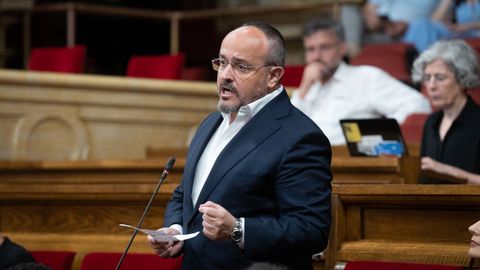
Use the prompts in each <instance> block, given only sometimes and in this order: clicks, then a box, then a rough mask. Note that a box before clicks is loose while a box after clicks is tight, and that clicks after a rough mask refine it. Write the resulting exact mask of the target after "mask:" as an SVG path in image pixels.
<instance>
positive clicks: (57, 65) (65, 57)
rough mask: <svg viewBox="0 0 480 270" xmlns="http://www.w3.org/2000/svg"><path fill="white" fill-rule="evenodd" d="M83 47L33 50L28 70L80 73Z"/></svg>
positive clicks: (81, 70) (83, 58)
mask: <svg viewBox="0 0 480 270" xmlns="http://www.w3.org/2000/svg"><path fill="white" fill-rule="evenodd" d="M85 50H86V49H85V46H83V45H77V46H75V47H71V48H67V47H45V48H34V49H32V52H31V54H30V59H29V62H28V69H29V70H36V71H52V72H65V73H82V72H83V68H84V65H85Z"/></svg>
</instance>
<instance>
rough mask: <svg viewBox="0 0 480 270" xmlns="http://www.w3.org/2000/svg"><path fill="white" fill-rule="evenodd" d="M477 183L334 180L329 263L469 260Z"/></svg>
mask: <svg viewBox="0 0 480 270" xmlns="http://www.w3.org/2000/svg"><path fill="white" fill-rule="evenodd" d="M479 195H480V186H471V185H334V186H333V197H332V200H333V214H334V219H333V227H332V230H331V236H330V245H329V249H328V253H329V255H328V259H327V264H328V267H330V268H329V269H332V267H333V266H334V265H335V264H336V263H339V262H348V261H366V260H368V261H394V262H415V263H437V264H451V265H467V264H468V255H467V251H468V249H469V242H470V237H471V235H470V233H469V232H468V230H467V228H468V226H470V225H471V224H473V223H475V222H476V221H478V220H479V219H480V196H479Z"/></svg>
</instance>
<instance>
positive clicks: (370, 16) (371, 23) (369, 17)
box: [362, 1, 384, 31]
mask: <svg viewBox="0 0 480 270" xmlns="http://www.w3.org/2000/svg"><path fill="white" fill-rule="evenodd" d="M362 13H363V19H364V20H365V25H366V26H367V29H369V30H371V31H380V30H382V29H383V28H384V22H383V21H382V18H381V16H380V14H379V13H378V6H377V5H376V4H374V3H372V2H371V1H367V2H366V3H365V5H363V8H362Z"/></svg>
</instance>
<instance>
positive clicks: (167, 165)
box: [115, 157, 175, 270]
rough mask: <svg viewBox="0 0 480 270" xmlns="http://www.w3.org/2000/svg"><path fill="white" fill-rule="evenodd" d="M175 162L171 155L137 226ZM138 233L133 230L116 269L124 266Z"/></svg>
mask: <svg viewBox="0 0 480 270" xmlns="http://www.w3.org/2000/svg"><path fill="white" fill-rule="evenodd" d="M174 163H175V157H170V158H169V159H168V161H167V164H166V165H165V168H164V169H163V172H162V175H161V176H160V181H159V182H158V184H157V187H156V188H155V190H154V191H153V194H152V197H150V201H149V202H148V204H147V207H145V210H144V211H143V214H142V217H140V220H139V221H138V224H137V228H141V227H142V224H143V219H144V218H145V215H146V214H147V212H148V210H149V209H150V206H151V205H152V202H153V200H154V199H155V196H156V195H157V192H158V190H159V189H160V186H161V185H162V184H163V181H165V178H167V175H168V174H169V173H170V171H171V170H172V168H173V164H174ZM137 233H138V230H133V234H132V237H130V241H128V244H127V247H126V248H125V251H124V252H123V254H122V257H121V258H120V261H119V262H118V265H117V268H115V270H119V269H120V267H121V266H122V263H123V260H124V259H125V256H127V252H128V250H129V249H130V246H131V245H132V243H133V239H135V236H136V235H137Z"/></svg>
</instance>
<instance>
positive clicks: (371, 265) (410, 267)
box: [345, 261, 463, 270]
mask: <svg viewBox="0 0 480 270" xmlns="http://www.w3.org/2000/svg"><path fill="white" fill-rule="evenodd" d="M462 269H463V267H462V266H453V265H438V264H418V263H398V262H368V261H361V262H348V263H347V265H346V266H345V270H462Z"/></svg>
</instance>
